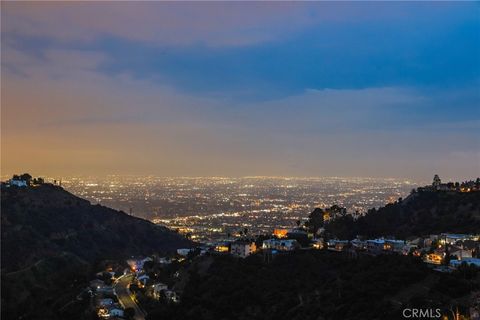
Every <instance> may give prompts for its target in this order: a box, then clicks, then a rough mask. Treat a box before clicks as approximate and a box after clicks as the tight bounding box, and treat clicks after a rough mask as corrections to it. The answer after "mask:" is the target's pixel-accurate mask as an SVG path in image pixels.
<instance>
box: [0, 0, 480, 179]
mask: <svg viewBox="0 0 480 320" xmlns="http://www.w3.org/2000/svg"><path fill="white" fill-rule="evenodd" d="M479 17H480V7H479V3H476V2H461V3H449V2H435V3H433V2H424V3H412V2H391V3H387V2H372V3H370V2H361V3H353V2H352V3H350V2H341V3H330V2H322V3H309V2H304V3H176V4H175V3H147V2H145V3H140V4H138V5H134V4H132V3H103V4H101V3H76V4H62V5H58V6H53V5H47V4H45V5H40V4H32V3H23V4H16V3H2V81H3V82H4V84H5V85H4V86H2V100H4V101H2V105H4V108H2V109H3V110H2V147H3V148H5V149H6V150H9V151H10V152H9V153H10V155H9V156H8V157H6V158H5V159H3V157H4V156H3V153H2V159H3V160H2V167H4V168H3V171H5V170H6V171H14V170H19V167H20V166H28V165H30V164H29V163H27V162H26V161H23V160H21V158H22V157H21V155H20V153H19V152H18V150H17V149H19V146H23V150H26V149H28V150H31V151H29V152H28V153H27V155H28V156H32V157H40V158H41V159H44V160H39V164H38V165H34V167H35V168H34V170H38V171H42V170H43V171H46V172H48V173H51V172H53V173H56V171H59V172H61V173H65V174H83V173H98V174H107V173H118V172H120V173H121V172H125V173H127V172H128V173H142V174H144V173H151V174H160V175H255V174H261V175H284V176H287V175H297V176H298V175H300V176H333V175H340V176H342V175H343V176H345V175H356V176H362V175H371V176H396V177H408V178H422V179H423V178H426V177H430V176H431V175H433V174H434V173H436V172H438V173H440V174H442V173H443V174H444V175H446V176H448V177H452V178H467V177H470V176H472V177H473V176H476V175H480V141H479V135H478V132H479V129H480V127H479V124H480V106H479V103H480V90H479V84H480V19H479ZM39 82H40V83H42V85H38V83H39ZM27 92H28V93H30V94H28V97H24V96H22V94H23V95H25V94H26V93H27ZM33 109H35V110H36V112H37V114H36V117H33V116H32V117H31V118H29V117H27V119H23V121H27V123H28V128H30V129H28V130H26V131H25V130H24V131H22V132H19V130H18V129H17V128H18V126H17V124H16V120H15V119H16V118H18V115H19V114H30V113H31V112H29V110H33ZM33 113H35V112H33ZM47 115H48V116H47ZM4 121H5V123H4ZM112 126H118V128H117V127H115V128H112ZM121 126H123V129H122V130H120V127H121ZM139 128H140V129H139ZM147 128H149V129H147ZM29 130H31V131H32V132H30V133H29ZM116 130H119V131H118V132H117V131H116ZM87 132H88V134H86V133H87ZM113 132H116V134H113ZM29 134H31V135H36V136H37V135H40V136H43V140H41V141H43V144H46V145H56V146H57V149H55V150H53V151H52V152H51V153H50V154H49V153H48V152H45V151H42V152H40V151H38V150H36V148H35V147H32V146H31V144H34V143H35V144H38V141H36V142H35V139H32V141H30V140H29V138H28V137H29ZM94 134H97V135H98V136H102V137H104V138H102V139H98V141H95V142H94V143H92V146H91V149H90V150H89V149H88V145H89V144H88V139H90V135H92V136H94ZM58 135H61V136H62V137H64V138H65V140H66V141H63V142H62V141H61V140H59V139H58ZM4 136H5V138H4ZM118 137H119V138H120V140H122V139H121V137H128V138H127V139H123V141H124V144H118V143H117V142H116V141H117V140H116V139H117V138H118ZM38 139H40V138H38ZM68 139H70V141H78V142H79V143H80V145H82V147H81V148H80V150H84V149H82V148H85V150H84V152H87V153H88V154H94V152H96V151H95V150H97V151H98V150H102V152H105V154H104V156H103V157H100V159H98V163H94V162H93V161H86V162H85V161H84V162H82V160H73V158H74V154H73V153H72V154H70V155H69V154H66V153H67V152H68V151H65V152H64V153H62V152H61V151H60V150H62V146H63V145H65V144H68ZM39 141H40V140H39ZM142 144H145V145H146V146H144V147H143V148H142V147H141V145H142ZM152 147H153V148H152ZM125 150H130V151H129V152H128V155H126V154H125ZM132 150H133V151H132ZM160 150H162V152H160ZM107 151H108V152H107ZM132 152H136V153H137V154H141V157H142V159H141V160H138V159H137V160H138V161H136V159H135V156H133V155H132V154H131V153H132ZM59 153H62V157H63V158H62V160H61V161H63V162H65V165H62V166H56V167H55V166H53V165H52V164H51V158H52V157H53V156H54V155H56V159H58V154H59ZM22 154H23V156H25V151H23V153H22ZM119 157H121V158H122V159H123V158H125V160H122V161H120V163H119V164H118V166H111V165H108V163H109V162H111V160H112V159H113V158H119ZM153 159H156V160H158V161H153ZM252 159H255V160H252ZM219 162H220V163H222V165H218V163H219ZM112 171H113V172H112Z"/></svg>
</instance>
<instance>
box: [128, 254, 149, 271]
mask: <svg viewBox="0 0 480 320" xmlns="http://www.w3.org/2000/svg"><path fill="white" fill-rule="evenodd" d="M147 261H153V259H152V258H150V257H146V258H143V259H142V258H139V259H128V260H127V264H128V265H129V266H130V269H131V270H132V271H133V272H139V271H141V270H142V269H143V264H144V263H145V262H147Z"/></svg>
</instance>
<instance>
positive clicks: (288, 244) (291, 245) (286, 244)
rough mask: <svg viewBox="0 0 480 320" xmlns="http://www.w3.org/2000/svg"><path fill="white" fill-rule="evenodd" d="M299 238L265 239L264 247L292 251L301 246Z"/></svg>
mask: <svg viewBox="0 0 480 320" xmlns="http://www.w3.org/2000/svg"><path fill="white" fill-rule="evenodd" d="M299 247H300V245H299V244H298V242H297V240H279V239H268V240H265V241H263V244H262V249H275V250H280V251H292V250H295V249H297V248H299Z"/></svg>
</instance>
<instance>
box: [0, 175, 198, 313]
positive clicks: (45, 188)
mask: <svg viewBox="0 0 480 320" xmlns="http://www.w3.org/2000/svg"><path fill="white" fill-rule="evenodd" d="M1 206H2V215H1V228H2V234H1V240H2V244H1V249H2V261H1V268H2V318H3V319H16V318H19V317H20V316H22V317H23V319H56V318H61V319H63V318H64V316H62V314H61V312H60V310H63V309H65V310H66V308H63V307H64V306H65V305H66V304H68V303H69V301H70V300H71V299H75V295H76V294H78V292H79V291H78V290H79V287H81V286H85V283H86V280H87V279H88V275H89V274H90V272H91V271H92V270H91V266H93V265H95V264H96V263H98V262H99V261H101V260H106V259H112V260H123V259H125V258H127V257H129V256H132V255H142V254H145V255H146V254H152V253H155V252H159V253H162V252H163V253H164V252H167V251H173V250H175V249H177V248H180V247H185V246H190V245H191V243H190V242H189V241H188V240H186V239H184V238H183V237H181V236H179V235H178V234H176V233H174V232H172V231H170V230H168V229H166V228H163V227H159V226H156V225H154V224H152V223H151V222H148V221H146V220H142V219H138V218H135V217H132V216H129V215H127V214H125V213H123V212H119V211H116V210H113V209H109V208H106V207H103V206H100V205H91V204H90V203H89V202H88V201H86V200H83V199H80V198H78V197H75V196H74V195H72V194H70V193H68V192H66V191H65V190H63V189H62V188H60V187H57V186H53V185H49V184H43V185H39V186H36V187H28V188H16V187H11V188H2V202H1Z"/></svg>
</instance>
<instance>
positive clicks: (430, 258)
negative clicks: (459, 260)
mask: <svg viewBox="0 0 480 320" xmlns="http://www.w3.org/2000/svg"><path fill="white" fill-rule="evenodd" d="M444 258H445V252H443V251H439V250H436V251H434V252H432V253H427V254H426V255H424V256H423V262H425V263H429V264H435V265H440V264H442V263H443V259H444Z"/></svg>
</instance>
